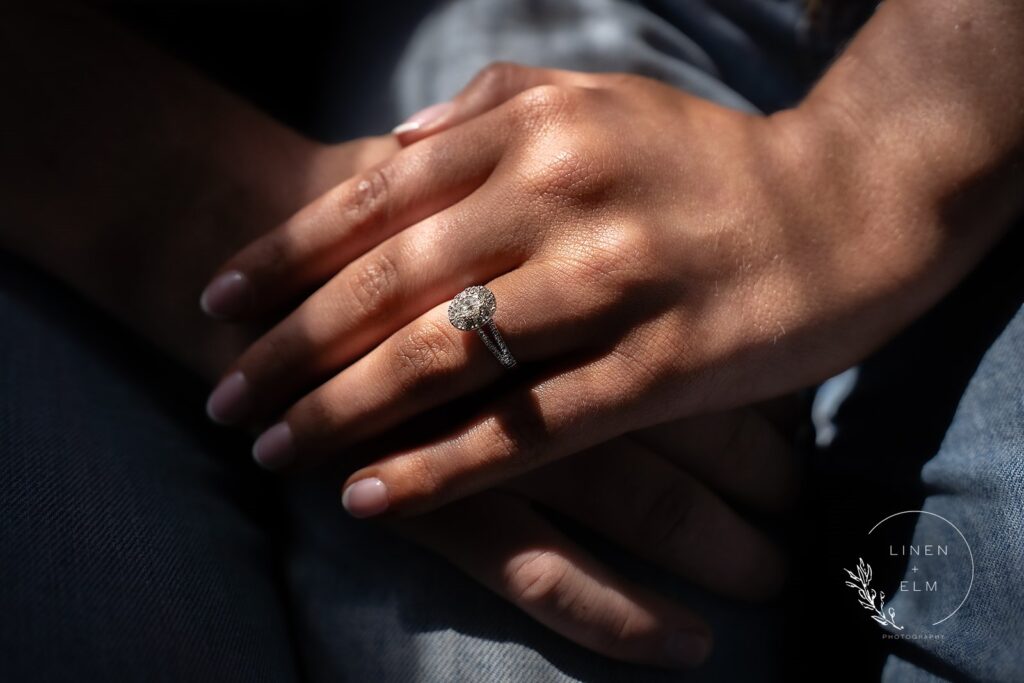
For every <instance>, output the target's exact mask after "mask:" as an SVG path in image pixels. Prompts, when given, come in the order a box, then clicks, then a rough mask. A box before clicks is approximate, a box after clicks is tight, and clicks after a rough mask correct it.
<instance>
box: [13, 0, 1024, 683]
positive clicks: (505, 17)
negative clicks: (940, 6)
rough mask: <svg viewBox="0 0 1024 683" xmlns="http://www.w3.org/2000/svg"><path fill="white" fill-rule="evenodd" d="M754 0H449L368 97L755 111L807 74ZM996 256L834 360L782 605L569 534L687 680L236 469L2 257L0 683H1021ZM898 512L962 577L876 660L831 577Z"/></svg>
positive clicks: (155, 381) (163, 387) (792, 16)
mask: <svg viewBox="0 0 1024 683" xmlns="http://www.w3.org/2000/svg"><path fill="white" fill-rule="evenodd" d="M753 4H758V5H759V6H760V7H761V10H760V11H756V12H755V11H754V7H753ZM753 4H752V3H751V2H746V1H745V0H717V1H714V2H712V1H710V0H709V1H708V2H702V3H697V2H692V3H691V2H688V1H687V0H679V1H678V2H657V3H656V2H648V3H643V4H641V3H626V2H619V1H617V0H562V1H559V2H556V1H555V0H536V1H534V2H528V3H527V2H522V3H520V2H516V3H506V2H485V1H484V0H460V1H458V2H454V3H448V4H446V5H444V6H442V7H441V8H440V9H439V10H438V11H437V12H435V13H434V14H432V15H431V16H430V17H429V18H428V20H427V21H426V22H425V23H423V24H422V25H421V27H420V28H419V29H418V30H417V32H416V34H415V35H414V37H413V39H412V40H411V42H410V43H409V45H408V47H407V49H406V51H405V53H404V55H403V56H402V57H401V59H400V60H399V61H398V66H397V69H396V71H395V76H394V81H393V89H394V97H395V100H396V101H397V102H398V109H399V110H400V111H399V113H400V114H403V115H404V114H407V113H410V112H411V111H413V110H415V109H417V108H420V107H422V106H425V105H428V104H431V103H433V102H435V101H438V100H442V99H446V98H447V97H450V96H451V95H452V94H453V93H454V92H456V91H457V90H458V89H459V88H460V87H461V86H462V85H463V84H464V82H465V80H466V79H468V78H469V77H470V76H471V75H472V74H473V73H474V72H475V71H476V70H477V69H478V68H480V67H482V66H484V65H485V64H486V63H488V62H490V61H493V60H495V59H510V60H515V61H521V62H526V63H535V64H544V65H549V66H561V67H565V68H574V69H582V70H618V71H631V72H635V73H642V74H646V75H650V76H654V77H657V78H660V79H662V80H665V81H667V82H670V83H673V84H675V85H677V86H679V87H682V88H685V89H687V90H689V91H691V92H694V93H696V94H699V95H701V96H704V97H708V98H711V99H714V100H716V101H719V102H721V103H723V104H726V105H728V106H733V107H736V108H738V109H743V110H748V111H754V110H758V109H765V110H770V109H772V108H775V107H777V106H782V105H783V104H785V103H787V102H789V101H791V100H792V99H793V98H794V97H798V96H799V94H800V92H802V89H803V88H805V87H806V86H807V84H808V83H809V82H810V81H809V78H810V77H808V78H804V77H803V75H802V73H801V72H798V73H797V75H796V76H794V77H793V78H781V77H780V78H778V79H776V78H775V77H774V76H773V74H772V73H771V70H772V69H776V68H779V69H784V68H785V64H786V62H785V60H784V59H783V60H782V62H780V57H779V55H780V54H790V53H793V52H795V51H798V50H799V49H800V46H801V45H805V44H807V38H806V34H805V31H806V27H805V26H804V25H803V24H802V23H801V21H802V20H801V16H800V15H799V13H798V12H795V11H794V10H793V7H794V6H795V4H796V3H795V2H791V1H790V0H765V1H764V2H763V3H753ZM751 12H753V15H751V14H750V13H751ZM744 16H745V17H746V19H744V18H743V17H744ZM751 16H753V18H751ZM736 55H742V56H743V59H735V58H734V57H735V56H736ZM762 57H763V59H762ZM811 58H812V59H817V57H816V56H814V55H812V57H811ZM744 65H747V67H749V68H751V69H755V68H756V69H757V70H759V71H757V73H758V75H757V76H756V77H752V76H751V72H746V71H744ZM806 73H807V74H812V73H813V69H808V70H807V72H806ZM338 91H339V92H341V93H345V97H346V100H348V99H350V97H349V96H348V94H347V93H348V90H347V88H346V86H345V85H344V84H342V85H341V86H339V88H338ZM330 108H331V106H328V109H330ZM334 108H337V107H334ZM328 127H329V126H328ZM343 132H344V131H342V130H339V129H335V130H333V131H331V133H330V134H331V135H332V136H335V137H336V136H337V135H338V134H340V133H343ZM1019 232H1020V231H1019V230H1018V235H1019ZM1020 242H1021V240H1020V238H1019V237H1015V238H1014V239H1009V240H1008V241H1007V244H1006V245H1004V247H1003V248H1002V249H1001V251H1002V254H1001V256H1002V257H1003V258H1002V259H1001V260H1000V259H999V258H996V259H995V260H993V259H990V260H989V262H986V264H985V266H984V267H983V268H982V269H980V273H979V274H980V275H981V277H980V278H979V277H978V276H975V277H973V278H972V280H971V281H970V282H967V283H965V285H964V286H963V287H961V288H960V289H959V290H958V292H956V293H955V294H954V295H952V296H951V297H950V298H949V300H948V301H946V302H944V303H943V304H942V305H941V306H940V307H938V308H937V310H936V311H934V312H933V313H932V314H930V315H929V316H928V317H927V318H926V319H925V320H923V321H922V322H921V323H919V324H918V325H915V326H914V328H913V329H912V330H909V331H908V332H907V333H906V334H904V335H901V337H900V338H899V339H897V340H895V341H894V342H893V343H892V344H891V345H889V347H887V348H886V349H885V350H883V351H882V352H880V353H879V354H878V355H877V356H876V357H874V358H872V359H871V360H870V361H868V362H866V363H865V364H864V365H863V366H862V367H861V368H859V370H858V372H857V374H856V376H855V379H856V381H855V382H854V383H852V384H848V385H847V386H846V389H848V390H849V392H848V393H847V392H845V391H837V392H835V393H834V394H833V398H836V397H842V398H844V400H843V401H841V402H840V401H838V400H833V401H827V400H826V399H827V398H828V397H827V396H826V397H823V398H822V401H821V402H820V403H819V406H818V409H819V414H818V417H819V419H820V422H821V423H822V424H828V425H829V426H830V428H831V429H833V430H834V432H833V433H832V434H831V435H830V438H828V439H822V440H821V442H820V444H821V445H820V448H819V450H818V452H817V453H816V454H815V459H814V461H813V462H812V471H811V480H810V489H811V492H812V493H811V495H810V496H809V500H807V501H805V502H804V503H803V506H802V509H803V510H804V513H805V514H804V517H805V519H806V520H807V524H806V528H805V529H804V530H803V532H802V534H801V535H800V539H799V540H800V543H799V545H800V546H801V547H806V549H807V550H808V551H809V554H808V555H807V556H806V557H803V558H801V561H800V562H799V563H798V568H797V569H798V573H799V574H801V575H800V576H799V580H798V581H796V582H795V587H794V589H793V590H791V591H789V592H788V593H787V596H786V598H785V600H784V601H782V602H780V603H777V604H770V605H767V606H744V605H737V604H733V603H731V602H729V601H726V600H721V599H718V598H715V597H713V596H709V595H706V594H704V593H703V592H701V591H698V590H695V589H693V588H692V587H690V586H686V585H682V584H680V583H679V582H678V581H675V580H673V579H672V578H671V577H666V576H664V575H661V574H659V573H657V572H655V571H654V570H651V569H650V568H648V567H645V566H643V565H640V564H638V563H636V562H633V561H631V560H630V559H629V558H626V557H623V556H621V555H620V554H619V553H617V552H615V550H614V549H611V548H607V547H604V546H603V545H601V543H600V542H599V541H597V540H596V539H591V544H592V545H593V546H594V547H595V550H596V552H598V553H599V554H601V555H602V556H603V557H605V558H606V559H607V560H608V561H609V562H610V563H612V564H614V565H615V566H617V567H619V568H621V569H622V570H623V571H625V572H627V573H628V574H630V575H632V576H634V577H637V578H638V579H640V580H643V581H645V582H647V583H649V584H650V585H652V586H654V587H657V588H659V589H663V590H665V591H667V592H668V593H670V594H674V595H677V596H679V597H680V599H682V600H684V601H686V602H688V603H689V604H690V605H691V606H693V607H694V609H696V610H698V611H701V612H702V613H704V614H705V615H706V616H707V617H708V618H709V619H710V621H711V622H712V624H713V626H714V627H715V628H716V634H717V643H716V648H717V649H716V652H715V654H714V656H713V658H712V660H711V661H710V662H709V664H708V666H707V668H705V669H703V670H701V671H698V672H694V673H693V674H672V673H666V672H656V671H651V670H647V669H643V668H641V667H635V666H631V665H625V664H619V663H615V662H609V661H607V660H604V659H602V658H600V657H598V656H596V655H592V654H590V653H588V652H585V651H583V650H582V649H580V648H578V647H576V646H574V645H572V644H570V643H567V642H565V641H563V640H561V639H560V638H558V637H556V636H553V635H552V634H550V633H549V632H547V631H545V630H544V629H543V628H542V627H540V626H538V625H536V624H535V623H533V622H532V621H531V620H529V619H528V618H527V617H525V616H524V615H522V614H520V613H519V612H517V611H516V610H515V609H513V608H511V607H509V606H508V605H507V604H505V603H503V602H502V601H501V600H499V599H498V598H496V597H495V596H493V595H491V594H490V593H488V592H487V591H485V590H484V589H482V588H480V587H478V586H477V585H475V584H473V583H472V582H470V581H469V580H468V579H465V578H464V577H462V576H461V575H460V574H459V573H457V572H456V571H455V570H454V569H452V568H450V567H449V566H448V565H446V564H445V563H444V562H443V561H441V560H439V559H437V558H435V557H433V556H431V555H429V554H427V553H424V552H423V551H421V550H419V549H417V548H415V547H413V546H411V545H409V544H408V543H405V542H403V541H401V540H399V539H395V538H392V537H390V536H387V535H384V534H381V533H379V532H378V531H377V530H376V529H375V528H374V527H372V526H371V525H367V524H365V523H360V522H355V521H353V520H350V519H348V518H347V517H346V516H345V515H343V514H342V512H341V511H340V509H339V506H338V502H337V488H336V485H335V484H336V482H335V481H334V480H332V479H330V478H329V477H322V476H321V477H299V478H291V479H288V480H281V479H278V478H276V477H272V476H268V475H264V474H262V473H260V472H258V471H257V470H256V469H255V467H254V466H253V465H252V463H251V461H250V460H249V458H248V453H247V451H248V444H247V443H245V442H241V441H238V440H235V439H232V438H225V437H224V436H223V435H222V434H221V433H220V432H218V431H216V430H213V429H211V428H209V427H208V426H207V425H206V424H205V423H204V420H203V417H202V408H201V406H202V393H203V392H202V388H201V387H198V386H195V385H193V384H192V383H190V382H189V381H188V380H187V379H183V378H181V377H180V376H179V374H178V373H175V372H174V369H173V368H167V367H165V366H164V364H163V362H162V361H161V360H160V359H159V358H155V357H153V356H151V355H149V354H148V353H147V352H146V351H145V349H143V348H141V347H140V346H139V345H138V344H136V343H134V342H132V341H131V340H128V341H125V340H124V338H123V337H124V333H123V331H121V330H120V329H119V328H117V326H116V325H113V324H108V323H104V322H102V320H101V322H100V323H97V322H96V320H97V318H96V315H97V314H96V313H95V312H93V311H91V309H89V308H88V307H85V306H84V305H83V304H81V303H79V302H78V301H77V300H76V299H75V298H74V297H73V296H71V295H69V294H68V293H67V292H64V291H62V290H60V289H58V288H55V287H53V286H52V285H50V284H47V283H46V281H45V279H44V278H42V277H40V276H39V275H37V274H34V273H32V272H29V271H27V270H25V269H24V268H22V267H20V266H18V265H16V264H14V263H12V262H11V261H9V260H7V259H4V260H2V261H0V321H2V323H0V392H2V393H0V458H2V462H0V516H2V519H3V524H2V527H0V615H2V617H0V680H28V679H31V680H51V681H59V680H229V681H230V680H246V681H248V680H273V681H288V680H292V679H299V678H303V679H309V680H314V681H319V680H323V681H328V680H329V681H337V680H352V681H413V680H423V681H434V680H437V681H457V680H467V681H492V680H495V681H505V680H514V681H568V680H583V681H661V680H688V681H699V680H781V679H782V678H783V673H782V672H783V670H784V669H790V670H800V669H803V668H804V667H805V666H808V665H807V664H806V662H808V659H809V658H808V655H809V651H812V650H813V651H815V654H816V655H817V656H818V657H821V656H824V657H826V658H827V659H828V660H829V661H831V662H833V663H834V664H833V667H834V670H831V671H829V672H827V675H828V676H829V677H835V676H837V675H838V674H839V673H840V672H842V673H845V674H848V675H849V676H850V677H851V678H857V679H859V680H870V678H871V677H877V676H878V672H879V671H880V670H881V669H882V666H883V664H884V666H885V671H884V676H885V679H886V680H887V681H905V680H909V681H914V680H933V679H934V678H937V677H945V678H962V677H975V678H978V679H982V680H1024V674H1022V671H1021V664H1020V658H1019V655H1018V654H1017V653H1018V652H1019V649H1020V648H1019V644H1020V643H1019V633H1020V632H1021V623H1020V621H1021V614H1022V609H1024V607H1022V605H1024V600H1022V598H1021V587H1020V586H1021V584H1020V582H1019V580H1016V578H1017V577H1019V574H1020V570H1021V563H1022V561H1021V551H1020V545H1021V544H1020V540H1021V525H1022V520H1021V511H1020V510H1021V505H1020V495H1021V489H1022V483H1021V482H1022V472H1021V465H1020V456H1021V448H1022V432H1021V426H1020V425H1021V424H1022V420H1021V418H1022V399H1021V391H1020V387H1021V380H1022V379H1024V377H1022V373H1024V363H1022V357H1021V348H1022V341H1024V339H1022V337H1024V331H1022V327H1024V322H1022V320H1021V316H1022V314H1021V313H1019V312H1018V311H1019V308H1020V305H1021V301H1022V300H1024V287H1022V286H1021V283H1022V282H1024V277H1021V274H1018V273H1016V272H1015V268H1016V266H1015V264H1013V263H1012V259H1009V258H1008V257H1009V256H1012V255H1013V254H1014V253H1019V252H1020V248H1021V244H1020ZM997 251H999V250H997ZM997 256H999V255H998V254H997ZM979 302H981V303H980V304H979ZM1014 314H1016V317H1013V316H1014ZM1011 318H1012V322H1011V323H1010V324H1009V326H1007V325H1006V321H1007V320H1009V319H1011ZM1004 328H1005V329H1004ZM997 338H998V341H993V340H996V339H997ZM990 347H991V348H990ZM986 349H988V353H987V354H985V355H984V359H983V360H982V361H981V364H980V365H978V359H979V358H981V357H982V354H983V353H985V351H986ZM847 377H848V378H849V377H852V375H850V376H847ZM968 383H969V384H968ZM965 386H967V389H966V392H965V391H964V387H965ZM837 387H838V385H833V388H837ZM961 396H962V399H961ZM958 402H959V407H957V404H958ZM947 428H948V433H947ZM944 435H945V439H944V440H943V437H944ZM940 446H941V447H940ZM936 453H937V455H936ZM912 506H920V507H923V509H926V510H933V511H936V512H938V513H939V514H944V515H946V516H948V517H950V518H951V519H956V520H957V521H959V522H961V523H962V525H963V528H964V533H965V534H966V535H967V536H968V537H969V538H970V540H971V542H972V545H973V546H974V550H975V554H976V556H977V558H978V571H977V577H976V582H975V585H974V588H973V591H972V595H971V598H970V600H969V601H968V602H967V603H965V605H964V608H963V609H962V610H961V613H959V614H958V615H957V621H955V622H953V623H952V624H951V626H954V627H955V629H954V632H955V634H956V636H955V637H953V638H950V639H947V640H945V641H941V642H926V643H911V644H909V645H908V646H906V647H900V648H896V646H892V648H891V649H889V645H888V644H887V643H882V642H881V641H880V640H879V639H878V630H877V629H875V628H874V627H873V625H872V624H871V622H869V621H867V620H864V619H862V616H863V615H862V614H861V613H860V612H859V611H857V608H856V605H853V606H852V607H850V608H849V609H847V610H846V611H845V612H844V611H843V610H844V608H845V607H849V598H850V596H849V595H848V594H847V593H848V589H847V588H844V587H843V586H842V583H841V581H837V580H836V579H835V574H833V573H832V572H833V570H835V572H837V573H838V570H839V567H841V566H848V565H846V564H844V563H846V562H847V560H848V559H849V558H848V557H847V555H848V553H849V552H850V541H851V539H854V538H856V537H857V536H858V534H862V532H863V524H864V523H865V522H866V521H869V520H876V519H878V518H879V516H880V515H881V514H882V513H884V512H886V511H890V512H891V511H894V510H897V509H906V508H909V507H912ZM908 541H909V539H908ZM830 543H831V544H832V546H834V547H830V545H829V544H830ZM894 604H896V605H897V606H898V607H899V608H900V609H901V612H902V610H903V609H904V608H903V607H902V606H901V605H900V603H899V602H895V603H894ZM862 622H867V623H866V624H864V625H862ZM844 625H845V626H844ZM784 637H785V638H784ZM1014 638H1016V639H1017V640H1014ZM1014 643H1016V644H1017V645H1018V647H1017V648H1016V649H1014V648H1013V647H1012V646H1013V645H1014ZM815 673H817V674H818V675H819V676H820V675H822V672H821V671H819V670H816V671H815Z"/></svg>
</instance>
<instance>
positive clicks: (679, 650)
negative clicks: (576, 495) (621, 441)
mask: <svg viewBox="0 0 1024 683" xmlns="http://www.w3.org/2000/svg"><path fill="white" fill-rule="evenodd" d="M390 524H391V525H392V526H393V528H394V529H395V530H396V531H398V532H399V533H400V534H402V535H404V536H406V537H408V538H411V539H412V540H413V541H415V542H417V543H419V544H420V545H422V546H424V547H426V548H428V549H429V550H432V551H434V552H436V553H438V554H439V555H441V556H442V557H444V558H445V559H447V560H448V561H449V562H451V563H452V564H454V565H455V566H456V567H458V568H459V569H461V570H462V571H463V572H465V573H466V574H468V575H469V576H470V577H471V578H473V579H474V580H476V581H479V582H480V583H482V584H483V585H484V586H486V587H487V588H489V589H490V590H492V591H494V592H496V593H497V594H498V595H500V596H502V597H504V598H505V599H506V600H508V601H510V602H512V603H513V604H514V605H516V606H517V607H519V608H520V609H522V610H523V611H524V612H526V613H527V614H529V615H530V616H531V617H533V618H534V619H536V620H537V621H539V622H540V623H542V624H544V625H545V626H547V627H548V628H550V629H552V630H553V631H555V632H556V633H559V634H560V635H562V636H564V637H566V638H568V639H569V640H572V641H573V642H575V643H577V644H579V645H582V646H583V647H585V648H587V649H589V650H592V651H594V652H597V653H599V654H602V655H605V656H607V657H611V658H613V659H618V660H622V661H628V662H635V663H639V664H645V665H648V666H660V667H668V668H689V667H694V666H697V665H698V664H700V663H701V662H703V661H704V659H706V658H707V656H708V654H709V652H710V650H711V632H710V628H709V627H708V626H707V624H706V623H705V622H704V621H703V620H701V619H700V618H699V617H698V616H696V615H695V614H693V613H692V612H690V611H688V610H686V609H684V608H683V607H681V606H679V605H676V604H674V603H673V602H671V601H669V600H668V599H666V598H665V597H663V596H660V595H656V594H654V593H653V592H651V591H650V590H647V589H645V588H642V587H641V586H638V585H636V584H633V583H631V582H629V581H627V580H625V579H623V578H621V577H619V576H616V575H614V574H613V573H612V572H611V570H609V569H608V568H606V567H604V566H603V565H602V564H601V563H599V562H598V561H597V560H596V559H595V558H594V557H592V556H591V555H590V554H589V553H587V552H586V551H585V550H584V549H583V548H581V547H580V546H578V545H576V544H575V543H573V542H572V541H571V540H569V538H567V537H566V536H565V535H564V534H562V533H561V532H560V531H558V530H557V529H556V528H555V527H553V526H552V525H551V524H550V523H549V522H547V521H546V520H545V519H544V518H543V517H541V516H540V515H539V514H538V513H537V512H535V511H534V510H533V509H532V508H531V507H530V505H529V503H527V502H526V501H525V500H523V499H521V498H518V497H516V496H513V495H510V494H507V493H502V492H497V491H487V492H484V493H481V494H477V495H475V496H471V497H469V498H466V499H464V500H461V501H459V502H456V503H453V504H451V505H447V506H445V507H443V508H440V509H438V510H435V511H433V512H431V513H429V514H426V515H421V516H418V517H413V518H405V519H401V520H393V521H391V522H390Z"/></svg>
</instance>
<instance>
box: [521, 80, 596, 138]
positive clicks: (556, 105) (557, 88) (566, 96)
mask: <svg viewBox="0 0 1024 683" xmlns="http://www.w3.org/2000/svg"><path fill="white" fill-rule="evenodd" d="M580 99H581V98H580V89H579V88H576V87H573V86H565V85H555V84H551V83H545V84H543V85H535V86H533V87H532V88H527V89H526V90H523V91H522V92H521V93H519V94H518V95H516V96H515V97H514V98H513V100H512V107H513V111H514V112H515V114H516V116H517V118H518V119H519V120H520V121H522V122H524V123H525V124H526V125H527V127H530V128H538V129H544V128H547V127H548V126H549V125H550V124H551V123H553V122H555V121H557V120H559V119H560V118H561V117H562V116H564V115H566V114H569V113H570V112H572V111H573V110H574V109H576V108H577V106H578V105H579V103H580Z"/></svg>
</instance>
